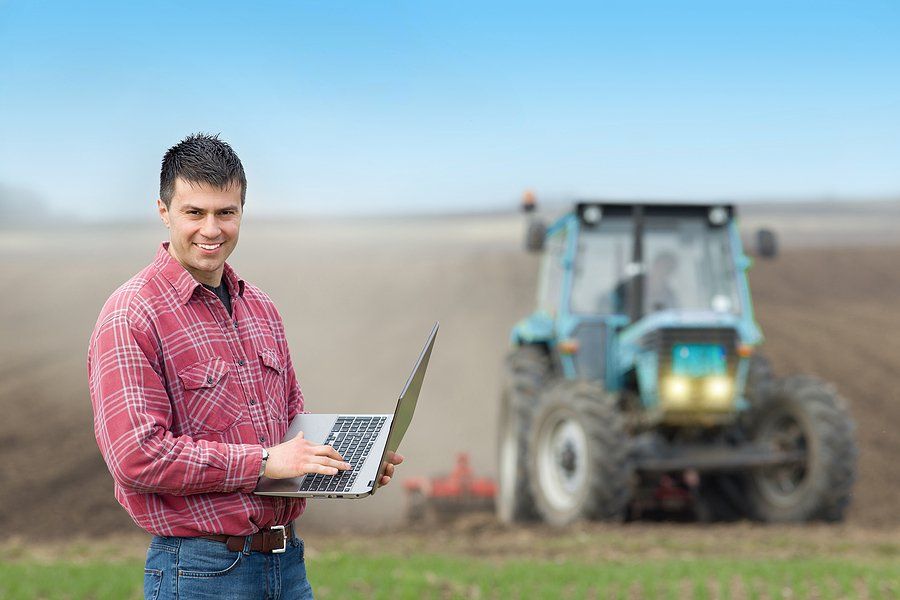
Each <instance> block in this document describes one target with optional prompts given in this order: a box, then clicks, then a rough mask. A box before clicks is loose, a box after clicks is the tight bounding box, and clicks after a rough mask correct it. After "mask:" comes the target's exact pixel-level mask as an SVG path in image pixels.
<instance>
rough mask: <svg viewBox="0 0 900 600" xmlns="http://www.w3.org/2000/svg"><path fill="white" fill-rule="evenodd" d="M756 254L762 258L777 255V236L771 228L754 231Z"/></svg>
mask: <svg viewBox="0 0 900 600" xmlns="http://www.w3.org/2000/svg"><path fill="white" fill-rule="evenodd" d="M756 255H757V256H759V257H762V258H775V257H776V256H777V255H778V237H777V236H776V235H775V232H774V231H772V230H771V229H760V230H758V231H757V232H756Z"/></svg>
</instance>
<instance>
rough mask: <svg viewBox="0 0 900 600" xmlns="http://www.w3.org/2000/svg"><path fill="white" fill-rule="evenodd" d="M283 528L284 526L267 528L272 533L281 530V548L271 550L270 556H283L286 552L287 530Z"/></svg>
mask: <svg viewBox="0 0 900 600" xmlns="http://www.w3.org/2000/svg"><path fill="white" fill-rule="evenodd" d="M284 527H285V526H284V525H272V526H271V527H269V529H270V530H272V531H278V530H279V529H280V530H281V548H275V549H274V550H272V554H284V552H285V551H286V550H287V530H286V529H285V528H284Z"/></svg>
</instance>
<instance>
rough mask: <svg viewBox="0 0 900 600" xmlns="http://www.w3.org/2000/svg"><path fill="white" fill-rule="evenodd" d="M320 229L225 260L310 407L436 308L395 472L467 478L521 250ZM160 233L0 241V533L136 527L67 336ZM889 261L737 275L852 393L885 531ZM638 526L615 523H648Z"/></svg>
mask: <svg viewBox="0 0 900 600" xmlns="http://www.w3.org/2000/svg"><path fill="white" fill-rule="evenodd" d="M488 225H490V224H488ZM253 227H255V228H256V229H252V228H253ZM329 227H331V228H330V229H329V228H328V227H319V226H317V225H314V224H310V223H298V224H292V225H278V226H276V225H266V224H247V225H245V228H246V229H247V231H246V233H242V242H241V248H240V249H239V251H238V253H237V254H236V256H235V261H234V264H235V265H236V267H237V268H238V269H239V271H240V272H241V273H242V274H243V275H244V276H245V277H247V279H249V280H251V281H254V282H255V283H258V284H259V285H260V286H261V287H262V288H263V289H266V290H267V291H269V293H270V294H271V295H272V296H273V298H274V299H275V301H276V302H277V303H278V305H279V306H280V307H281V310H282V313H283V315H284V319H285V323H286V326H287V330H288V332H289V341H290V343H291V345H292V348H293V351H294V354H295V362H296V363H297V365H298V372H299V375H300V377H301V381H303V384H304V391H305V393H306V396H307V399H308V401H309V407H310V408H311V409H312V410H326V408H325V407H326V406H327V410H328V411H329V412H331V411H335V410H362V409H365V410H373V411H378V412H381V411H383V410H389V409H390V408H389V407H390V405H391V403H392V399H393V398H396V394H397V391H399V388H400V387H401V385H402V382H403V380H404V379H405V376H406V372H407V370H408V368H409V367H410V365H411V364H412V361H413V360H414V358H415V354H416V351H417V349H418V347H419V345H420V344H421V343H422V341H423V340H424V337H425V335H426V334H427V332H428V329H429V327H430V324H431V321H432V320H434V319H435V318H440V319H441V321H442V330H441V334H440V336H439V339H438V342H437V346H436V350H435V354H434V358H433V360H432V366H431V367H430V369H429V376H428V381H427V383H426V387H425V390H424V392H423V401H422V403H421V405H420V409H419V411H418V412H417V414H416V423H415V424H414V426H413V428H412V429H411V430H410V432H409V435H408V438H407V439H406V440H405V441H404V448H403V450H404V451H405V453H406V454H407V456H408V457H409V459H408V461H407V464H406V465H404V468H403V471H402V475H401V476H400V480H402V479H403V477H409V476H414V475H431V474H435V473H436V472H440V471H442V470H443V471H446V470H448V469H449V468H450V467H451V466H452V462H453V456H454V454H455V453H456V452H458V451H461V450H466V451H468V452H469V453H470V454H471V456H472V464H473V467H474V468H475V469H476V470H477V471H478V472H479V473H483V474H486V475H493V474H494V473H495V464H494V463H495V461H494V456H495V451H496V446H495V440H494V431H495V425H496V400H495V399H496V398H497V396H498V390H499V368H500V363H501V360H502V356H503V355H504V353H505V352H506V349H507V335H508V332H509V328H510V327H511V325H512V324H513V323H514V322H515V321H516V320H517V319H519V318H521V317H522V316H524V315H526V314H527V313H528V312H529V311H530V310H531V308H532V303H533V298H534V287H535V276H536V268H537V260H536V259H535V258H534V257H532V256H527V255H525V254H523V253H522V252H521V251H520V250H519V246H520V238H519V234H518V231H516V234H515V235H514V236H510V235H508V233H507V230H506V229H502V228H500V229H498V233H496V232H494V231H493V230H491V229H490V227H489V226H482V225H473V224H472V223H471V222H459V223H450V224H449V225H446V226H444V227H443V228H432V229H428V228H427V227H426V228H423V227H421V226H419V225H416V224H414V223H408V224H402V223H401V224H400V225H387V224H376V225H373V226H371V227H370V226H358V227H357V228H356V229H353V228H351V227H344V226H342V225H330V226H329ZM423 229H424V230H425V233H423V232H422V231H423ZM298 231H303V232H304V233H303V234H302V235H301V234H299V233H298ZM307 232H308V234H307ZM494 233H496V235H494ZM159 236H161V233H160V232H157V231H156V230H153V229H146V230H145V229H139V230H135V231H124V232H123V231H118V230H115V231H114V230H109V231H91V232H74V233H72V232H70V233H67V234H66V235H65V236H61V235H58V234H31V237H29V236H27V235H25V234H20V235H19V237H18V238H16V239H15V240H13V241H10V239H11V238H7V239H6V240H0V242H3V243H0V277H2V280H3V281H5V282H6V286H5V287H6V290H5V292H4V295H3V300H2V302H0V322H2V324H3V337H2V340H0V405H2V406H3V408H4V411H3V413H4V414H3V419H2V421H0V452H2V455H3V459H4V460H3V464H2V466H0V530H2V531H4V532H6V533H10V532H11V533H13V534H18V535H22V536H28V535H29V534H31V533H32V532H33V531H34V529H35V527H38V528H39V529H40V530H41V532H42V535H47V534H48V533H49V534H50V535H56V536H61V537H69V536H77V535H90V536H93V535H97V534H99V535H106V534H110V533H114V532H116V533H121V532H123V531H133V530H134V529H135V528H134V526H133V525H132V524H131V521H130V519H129V517H128V516H127V514H126V513H125V512H124V511H123V510H122V509H121V507H119V506H118V505H117V503H116V502H115V500H114V498H113V494H112V481H111V478H110V476H109V474H108V472H107V471H106V467H105V465H104V464H103V462H102V460H101V458H100V455H99V452H98V450H97V446H96V443H95V441H94V438H93V431H92V417H91V410H90V401H89V399H88V395H87V385H86V381H85V379H86V377H85V367H84V365H85V351H86V345H87V338H88V335H89V334H90V330H91V328H92V326H93V323H94V319H95V318H96V315H97V313H98V311H99V309H100V306H101V305H102V303H103V300H104V299H105V298H106V296H108V294H109V293H110V292H111V291H112V289H114V288H115V287H116V285H118V283H120V282H122V281H124V280H125V279H126V278H127V277H128V276H130V275H131V274H132V273H133V272H135V271H137V270H138V269H139V268H140V267H141V266H143V265H144V264H146V263H147V262H149V260H150V259H151V258H152V254H153V251H154V246H155V243H157V240H158V238H159ZM254 236H255V237H254ZM51 238H52V239H51ZM276 249H277V252H276ZM323 256H326V257H327V259H326V260H323ZM61 257H62V258H61ZM898 265H900V247H876V248H872V247H867V248H800V249H789V250H787V251H785V252H784V253H783V254H782V255H781V256H780V257H779V258H778V259H777V260H775V261H771V262H758V263H757V264H756V265H755V267H754V270H753V271H752V275H751V280H752V289H753V294H754V301H755V305H756V315H757V319H758V321H759V322H760V324H761V326H762V328H763V331H764V332H765V333H766V335H767V342H766V345H765V349H766V353H767V354H768V355H769V357H770V358H771V359H772V362H773V363H774V365H775V368H776V370H777V371H778V373H780V374H787V373H794V372H803V373H810V374H815V375H818V376H820V377H822V378H824V379H827V380H828V381H831V382H833V383H834V384H835V385H836V387H837V389H838V390H839V391H840V392H841V394H842V395H843V396H845V397H846V398H847V399H848V401H849V403H850V406H851V408H852V412H853V416H854V418H855V419H856V422H857V425H858V439H859V447H860V468H859V481H858V483H857V486H856V488H855V489H856V494H855V498H854V501H853V504H852V508H851V511H850V514H849V521H848V523H849V526H851V527H855V528H863V529H866V530H868V529H870V528H871V527H884V528H886V529H887V530H889V531H893V532H896V530H897V527H898V526H900V510H898V509H897V508H896V505H894V504H893V502H894V501H895V498H896V497H898V492H900V467H898V465H897V460H896V459H897V457H898V456H900V432H898V426H900V392H898V391H897V388H896V386H895V379H896V374H897V373H898V371H900V321H898V319H897V317H896V312H897V309H896V299H897V298H898V297H900V268H898ZM402 509H403V490H402V486H399V485H394V486H391V487H389V488H387V489H385V491H384V492H383V493H382V494H379V495H377V496H376V497H374V498H372V499H368V500H364V501H345V502H320V503H318V504H316V505H314V506H311V508H310V510H309V511H308V514H307V515H306V516H305V517H304V518H303V519H302V522H303V529H304V530H306V531H310V532H316V531H319V532H322V535H325V534H326V533H327V532H329V531H334V530H337V529H340V528H341V527H343V526H345V525H346V524H353V523H360V522H365V523H373V522H374V523H377V524H378V527H379V528H383V527H386V526H388V525H389V524H391V523H396V522H397V520H398V518H399V514H400V513H402ZM338 523H340V525H338ZM478 527H481V528H482V529H480V530H478V531H475V533H473V534H472V535H478V536H481V535H483V537H484V540H485V541H489V540H490V539H491V537H492V536H493V535H497V534H498V532H499V531H500V530H498V529H496V527H497V526H496V525H494V524H491V523H486V524H482V525H479V526H478ZM585 527H587V529H585V531H594V530H593V529H591V527H594V526H593V525H591V526H585ZM598 527H599V526H598ZM639 527H640V528H637V529H628V530H626V531H629V532H631V531H650V530H649V529H647V527H648V526H646V525H642V526H639ZM664 527H670V526H664ZM747 528H748V529H747V530H746V531H755V529H754V528H750V527H749V526H747ZM480 531H484V532H486V533H484V534H482V533H479V532H480ZM492 531H493V532H494V533H493V534H492V533H491V532H492ZM528 531H529V532H531V533H528V534H527V535H533V534H535V532H537V533H540V532H542V531H543V530H542V529H540V528H538V529H536V530H531V529H529V530H528ZM603 531H608V530H606V529H603ZM611 531H619V530H618V529H615V528H614V529H612V530H611ZM660 531H663V532H665V531H670V530H669V529H661V530H660ZM676 531H678V532H683V531H689V530H688V529H676ZM740 531H745V530H740ZM827 531H833V532H835V531H841V530H835V529H828V530H827ZM516 535H517V534H516V532H514V531H508V532H507V533H506V534H504V537H509V538H515V536H516ZM523 535H526V534H523ZM628 535H630V534H628ZM628 535H625V537H628ZM646 535H647V536H650V537H652V536H653V535H655V534H652V533H647V534H646ZM690 535H693V534H690ZM823 535H825V534H823ZM841 535H844V534H841ZM409 536H410V539H413V538H416V537H421V536H420V535H418V534H416V532H415V531H412V532H410V533H409ZM448 536H449V537H452V535H451V534H448ZM438 537H439V536H438ZM434 539H437V538H434ZM410 543H413V542H410ZM525 543H527V540H526V541H525V542H523V544H525Z"/></svg>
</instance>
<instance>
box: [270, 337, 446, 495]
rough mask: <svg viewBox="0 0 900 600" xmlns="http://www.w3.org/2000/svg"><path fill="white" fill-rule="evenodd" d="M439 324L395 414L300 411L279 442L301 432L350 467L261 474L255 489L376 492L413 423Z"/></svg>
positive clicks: (311, 492)
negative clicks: (333, 472)
mask: <svg viewBox="0 0 900 600" xmlns="http://www.w3.org/2000/svg"><path fill="white" fill-rule="evenodd" d="M439 325H440V324H439V323H435V324H434V327H433V328H432V329H431V335H429V336H428V341H426V342H425V348H423V349H422V353H421V354H420V355H419V359H418V360H417V361H416V365H415V366H414V367H413V371H412V373H411V374H410V376H409V379H407V380H406V385H405V386H403V391H402V392H401V393H400V399H399V400H398V401H397V408H396V409H394V414H392V415H387V414H371V415H339V414H330V415H321V414H317V415H312V414H300V415H297V416H296V417H294V420H293V421H291V425H290V427H288V430H287V433H286V434H285V435H284V439H283V440H281V441H282V442H286V441H287V440H290V439H292V438H294V437H296V435H297V434H298V433H300V432H301V431H302V432H303V436H304V437H305V438H306V439H308V440H309V441H311V442H314V443H317V444H331V445H332V446H334V448H335V450H337V451H338V452H339V453H340V454H341V457H342V458H343V459H344V460H345V461H346V462H348V463H350V465H351V468H350V470H347V471H339V472H338V474H337V475H320V474H309V475H302V476H300V477H293V478H291V479H269V478H268V477H263V478H262V479H260V481H259V483H258V484H257V486H256V490H255V491H254V493H255V494H259V495H261V496H291V497H294V498H363V497H365V496H369V495H370V494H373V493H375V490H377V489H378V484H379V482H380V481H381V476H382V475H383V474H384V469H385V467H386V466H387V457H388V454H389V453H390V452H396V451H397V448H399V447H400V440H402V439H403V434H405V433H406V430H407V429H408V428H409V424H410V422H411V421H412V417H413V412H415V410H416V401H417V400H418V399H419V392H420V391H421V390H422V382H423V381H424V380H425V369H426V368H427V367H428V359H429V358H431V349H432V347H433V346H434V338H435V337H436V336H437V331H438V327H439Z"/></svg>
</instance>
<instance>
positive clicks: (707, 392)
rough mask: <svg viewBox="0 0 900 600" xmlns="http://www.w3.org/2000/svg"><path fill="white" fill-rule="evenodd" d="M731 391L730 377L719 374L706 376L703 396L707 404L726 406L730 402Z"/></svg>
mask: <svg viewBox="0 0 900 600" xmlns="http://www.w3.org/2000/svg"><path fill="white" fill-rule="evenodd" d="M731 393H732V390H731V379H729V378H728V377H723V376H721V375H719V376H715V377H707V378H706V383H705V384H704V386H703V396H704V399H705V400H706V403H707V404H709V405H712V406H717V407H722V408H726V407H728V406H729V404H730V401H731Z"/></svg>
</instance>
